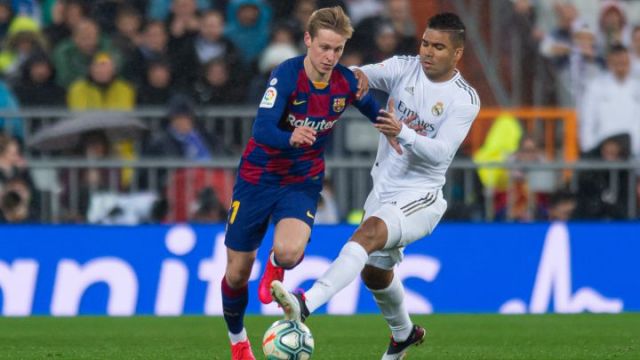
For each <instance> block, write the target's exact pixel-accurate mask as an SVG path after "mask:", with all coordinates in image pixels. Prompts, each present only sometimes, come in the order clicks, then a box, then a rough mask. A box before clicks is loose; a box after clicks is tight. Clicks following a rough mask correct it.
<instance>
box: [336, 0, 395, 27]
mask: <svg viewBox="0 0 640 360" xmlns="http://www.w3.org/2000/svg"><path fill="white" fill-rule="evenodd" d="M345 3H346V5H347V12H348V13H349V17H350V18H351V23H352V24H353V25H354V26H356V27H357V26H358V24H359V23H360V21H362V20H363V19H366V18H368V17H372V16H378V15H380V14H382V13H383V12H384V10H385V8H384V3H383V1H382V0H346V1H345Z"/></svg>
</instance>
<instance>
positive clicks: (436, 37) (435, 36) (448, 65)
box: [420, 29, 463, 82]
mask: <svg viewBox="0 0 640 360" xmlns="http://www.w3.org/2000/svg"><path fill="white" fill-rule="evenodd" d="M462 51H463V48H462V47H456V46H455V44H454V43H453V41H452V40H451V34H449V33H448V32H447V31H439V30H433V29H427V30H426V31H425V32H424V35H422V43H421V45H420V61H421V62H422V69H423V70H424V73H425V74H426V75H427V77H428V78H429V80H431V81H435V82H440V81H447V80H449V79H450V78H451V77H452V76H453V74H454V72H455V69H456V64H457V63H458V60H460V58H461V57H462Z"/></svg>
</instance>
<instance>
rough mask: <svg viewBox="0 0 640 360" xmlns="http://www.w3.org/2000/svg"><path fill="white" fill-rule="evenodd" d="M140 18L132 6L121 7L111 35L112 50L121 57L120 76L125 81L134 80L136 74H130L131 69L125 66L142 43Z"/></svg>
mask: <svg viewBox="0 0 640 360" xmlns="http://www.w3.org/2000/svg"><path fill="white" fill-rule="evenodd" d="M142 21H143V19H142V17H141V16H140V13H138V11H137V10H136V9H135V8H134V7H133V6H128V5H125V6H122V7H121V8H120V9H119V10H118V13H117V15H116V20H115V27H116V29H115V32H114V34H113V35H111V39H112V44H113V48H114V49H116V50H117V51H118V52H119V53H120V54H121V55H122V62H123V64H125V66H124V67H123V71H122V75H123V76H124V78H125V79H129V80H135V78H136V76H137V74H133V73H130V72H131V71H133V69H132V68H131V67H128V66H126V65H127V64H129V63H130V61H131V60H132V59H133V58H134V56H135V54H136V49H137V48H138V46H139V45H140V44H141V43H142V34H141V33H140V30H141V28H142Z"/></svg>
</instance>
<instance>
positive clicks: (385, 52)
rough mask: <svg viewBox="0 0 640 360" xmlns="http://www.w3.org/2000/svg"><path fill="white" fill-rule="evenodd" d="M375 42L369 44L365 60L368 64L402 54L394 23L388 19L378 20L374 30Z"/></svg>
mask: <svg viewBox="0 0 640 360" xmlns="http://www.w3.org/2000/svg"><path fill="white" fill-rule="evenodd" d="M373 44H374V45H375V46H368V47H367V52H366V54H365V58H364V62H365V63H367V64H373V63H379V62H382V61H383V60H386V59H388V58H390V57H392V56H394V55H395V54H400V51H399V49H398V45H399V44H398V37H397V34H396V32H395V30H394V28H393V25H392V24H391V23H390V22H389V21H386V20H381V21H380V22H378V24H377V26H376V27H375V30H374V37H373Z"/></svg>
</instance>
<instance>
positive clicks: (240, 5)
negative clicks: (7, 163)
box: [225, 0, 271, 67]
mask: <svg viewBox="0 0 640 360" xmlns="http://www.w3.org/2000/svg"><path fill="white" fill-rule="evenodd" d="M270 24H271V8H269V6H268V5H267V4H265V3H264V2H263V1H262V0H231V2H230V3H229V7H228V8H227V27H226V29H225V35H226V36H227V37H228V38H229V39H230V40H231V41H232V42H233V43H234V45H235V46H236V48H237V49H238V51H239V53H240V59H241V61H242V63H243V65H244V66H245V67H249V66H250V65H251V64H252V63H253V62H254V61H255V60H256V59H257V58H258V56H259V54H260V53H261V52H262V50H264V48H265V47H266V46H267V42H268V41H269V26H270Z"/></svg>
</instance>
